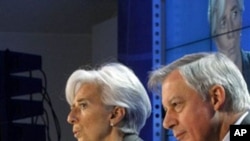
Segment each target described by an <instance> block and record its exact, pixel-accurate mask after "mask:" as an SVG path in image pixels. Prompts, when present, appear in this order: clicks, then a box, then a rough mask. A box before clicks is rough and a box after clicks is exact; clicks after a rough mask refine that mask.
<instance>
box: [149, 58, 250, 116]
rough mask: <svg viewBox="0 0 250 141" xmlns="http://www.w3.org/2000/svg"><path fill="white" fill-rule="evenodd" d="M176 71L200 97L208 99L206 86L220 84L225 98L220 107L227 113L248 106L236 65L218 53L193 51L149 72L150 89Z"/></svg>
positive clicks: (244, 87)
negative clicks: (193, 52)
mask: <svg viewBox="0 0 250 141" xmlns="http://www.w3.org/2000/svg"><path fill="white" fill-rule="evenodd" d="M173 70H179V72H180V74H181V75H182V76H183V78H184V79H185V80H186V83H187V84H188V85H189V86H190V87H192V88H193V89H195V90H196V91H197V92H198V93H199V94H200V95H201V97H202V98H203V99H204V100H208V98H209V93H208V92H209V89H210V88H211V87H212V86H214V85H221V86H223V87H224V89H225V93H226V98H225V104H224V105H223V108H222V110H223V111H227V112H239V111H245V110H246V109H249V108H250V96H249V92H248V89H247V85H246V82H245V80H244V78H243V76H242V74H241V72H240V71H239V69H238V68H237V67H236V65H235V64H234V63H233V62H232V61H231V60H230V59H229V58H227V57H226V56H225V55H223V54H221V53H196V54H190V55H186V56H184V57H182V58H181V59H179V60H177V61H175V62H173V63H171V64H169V65H167V66H165V67H162V68H159V69H157V70H155V71H152V72H151V74H150V78H149V82H148V86H149V88H151V89H153V90H154V88H157V86H158V85H159V84H160V85H162V83H163V81H164V79H165V78H166V77H167V76H168V75H169V74H170V73H171V72H172V71H173Z"/></svg>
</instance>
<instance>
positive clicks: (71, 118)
mask: <svg viewBox="0 0 250 141" xmlns="http://www.w3.org/2000/svg"><path fill="white" fill-rule="evenodd" d="M67 121H68V123H69V124H74V123H75V122H77V115H76V109H71V111H70V112H69V114H68V118H67Z"/></svg>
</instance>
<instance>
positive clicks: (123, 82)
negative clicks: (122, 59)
mask: <svg viewBox="0 0 250 141" xmlns="http://www.w3.org/2000/svg"><path fill="white" fill-rule="evenodd" d="M84 83H91V84H96V85H98V86H100V88H101V89H102V93H100V96H101V99H102V101H103V103H104V104H105V105H107V106H120V107H124V108H125V109H126V114H125V117H124V118H123V120H122V123H121V124H119V128H120V130H121V131H122V132H123V133H136V134H139V132H140V130H141V129H142V127H143V126H144V125H145V122H146V119H147V118H148V117H149V116H150V114H151V108H152V107H151V103H150V99H149V96H148V94H147V91H146V89H145V88H144V86H143V84H142V83H141V82H140V80H139V79H138V77H137V76H136V75H135V74H134V72H133V71H132V70H131V69H129V68H128V67H126V66H125V65H122V64H121V63H108V64H105V65H103V66H101V67H100V68H98V69H93V70H85V69H79V70H76V71H75V72H73V73H72V74H71V76H70V77H69V79H68V81H67V84H66V90H65V91H66V99H67V102H68V103H69V104H70V105H72V103H73V100H74V97H75V94H76V92H77V91H78V89H79V88H80V87H81V85H83V84H84Z"/></svg>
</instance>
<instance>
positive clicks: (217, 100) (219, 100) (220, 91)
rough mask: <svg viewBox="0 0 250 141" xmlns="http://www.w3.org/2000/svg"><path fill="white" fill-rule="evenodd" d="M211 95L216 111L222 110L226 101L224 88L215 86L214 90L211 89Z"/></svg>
mask: <svg viewBox="0 0 250 141" xmlns="http://www.w3.org/2000/svg"><path fill="white" fill-rule="evenodd" d="M209 95H210V99H211V104H212V105H213V107H214V110H216V111H218V110H220V109H221V108H222V106H223V105H224V103H225V99H226V93H225V89H224V87H223V86H221V85H214V86H213V87H212V88H210V90H209Z"/></svg>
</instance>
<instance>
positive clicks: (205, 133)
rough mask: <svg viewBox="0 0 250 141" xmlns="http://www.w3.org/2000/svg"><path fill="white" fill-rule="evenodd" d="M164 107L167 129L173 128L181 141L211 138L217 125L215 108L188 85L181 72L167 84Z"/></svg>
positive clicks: (164, 90) (164, 124)
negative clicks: (214, 125) (214, 126)
mask: <svg viewBox="0 0 250 141" xmlns="http://www.w3.org/2000/svg"><path fill="white" fill-rule="evenodd" d="M162 104H163V107H164V109H165V111H166V113H165V117H164V121H163V126H164V128H166V129H172V130H173V133H174V136H175V137H176V138H177V140H178V141H205V140H206V141H207V140H208V138H209V137H210V136H211V134H212V133H211V132H212V130H213V124H214V123H216V122H215V119H214V115H215V111H214V109H213V106H212V104H211V102H209V101H204V100H203V99H202V97H201V96H200V95H199V94H198V93H197V92H196V91H195V90H194V89H193V88H191V87H189V86H188V85H187V83H186V82H185V80H184V79H183V77H182V76H181V75H180V73H179V71H178V70H176V71H173V72H172V73H170V75H169V76H168V77H167V78H166V79H165V80H164V82H163V85H162ZM213 136H215V135H213Z"/></svg>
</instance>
